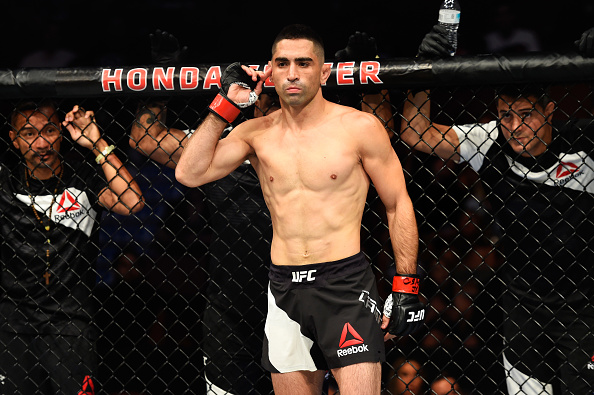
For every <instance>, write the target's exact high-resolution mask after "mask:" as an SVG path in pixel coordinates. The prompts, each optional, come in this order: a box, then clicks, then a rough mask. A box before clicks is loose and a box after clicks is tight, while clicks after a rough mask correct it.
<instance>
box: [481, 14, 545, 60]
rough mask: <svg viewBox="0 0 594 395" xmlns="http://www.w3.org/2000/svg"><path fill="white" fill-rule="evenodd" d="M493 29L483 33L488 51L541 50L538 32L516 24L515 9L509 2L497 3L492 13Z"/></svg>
mask: <svg viewBox="0 0 594 395" xmlns="http://www.w3.org/2000/svg"><path fill="white" fill-rule="evenodd" d="M493 25H494V26H493V30H492V31H490V32H489V33H487V34H486V35H485V48H486V50H487V52H488V53H514V52H516V53H518V52H534V51H540V50H541V44H540V39H539V37H538V34H537V33H536V32H535V31H534V30H532V29H529V28H526V27H521V26H518V18H517V15H516V13H515V10H514V9H513V8H512V6H511V5H509V4H498V5H497V6H496V8H495V10H494V15H493Z"/></svg>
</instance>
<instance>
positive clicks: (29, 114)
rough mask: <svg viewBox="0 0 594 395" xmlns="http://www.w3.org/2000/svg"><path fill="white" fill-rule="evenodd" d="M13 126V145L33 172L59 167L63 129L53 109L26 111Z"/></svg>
mask: <svg viewBox="0 0 594 395" xmlns="http://www.w3.org/2000/svg"><path fill="white" fill-rule="evenodd" d="M13 126H14V129H15V130H16V131H15V130H11V131H10V138H11V139H12V144H13V145H14V146H15V147H16V149H18V150H19V151H20V152H21V154H22V155H23V157H24V158H25V161H26V162H27V165H28V167H29V168H30V169H31V170H33V171H34V170H35V169H38V168H42V167H48V168H51V169H55V168H56V167H57V165H58V164H59V161H60V159H59V156H58V153H59V152H60V144H61V143H62V134H61V130H62V129H61V127H60V121H59V119H58V116H57V114H56V113H55V110H54V109H53V108H51V107H42V108H39V109H37V110H35V111H31V110H29V111H24V112H23V113H21V114H19V115H18V116H17V117H16V118H15V121H14V125H13Z"/></svg>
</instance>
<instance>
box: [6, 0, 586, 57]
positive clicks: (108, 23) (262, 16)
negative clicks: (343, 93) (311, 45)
mask: <svg viewBox="0 0 594 395" xmlns="http://www.w3.org/2000/svg"><path fill="white" fill-rule="evenodd" d="M236 3H237V2H229V1H218V2H204V1H191V0H170V1H159V0H119V1H115V0H107V1H95V2H90V1H74V0H52V1H51V2H50V1H47V0H46V1H15V0H10V1H4V2H3V4H2V6H3V7H2V8H3V18H2V22H1V27H0V29H1V31H0V34H2V36H1V37H2V41H3V43H2V49H3V51H2V52H3V56H2V60H1V61H0V67H3V68H18V67H20V66H21V65H22V63H21V61H22V60H23V59H24V57H25V56H26V55H28V54H30V53H32V52H34V51H36V50H39V49H48V48H52V47H53V48H54V49H55V48H58V49H63V50H67V51H69V52H70V53H71V54H73V55H74V56H75V59H73V60H68V59H65V60H64V62H63V63H62V64H61V66H60V67H94V66H114V65H142V64H148V63H150V57H149V56H150V55H149V54H150V41H149V33H151V32H154V31H155V29H161V30H166V31H168V32H171V33H173V34H175V35H176V36H177V37H178V38H179V40H180V42H181V43H182V44H184V45H188V46H189V47H190V53H189V57H188V59H187V60H188V62H198V63H200V62H204V63H212V62H232V61H237V60H240V61H261V60H268V59H269V57H270V46H271V43H272V40H273V39H274V36H275V35H276V33H277V32H278V31H279V30H280V29H281V28H282V27H283V26H285V25H287V24H289V23H306V24H310V25H312V26H313V27H314V28H315V29H316V30H317V31H318V32H319V33H321V35H322V36H323V38H324V40H325V43H326V51H327V57H332V56H333V54H334V53H335V52H336V50H338V49H341V48H343V47H344V46H345V45H346V42H347V39H348V36H349V35H350V34H352V33H354V32H355V31H356V30H359V31H366V32H368V33H370V34H371V35H373V36H374V37H376V39H377V41H378V47H379V51H380V53H381V54H382V55H383V56H386V57H409V56H414V55H415V54H416V49H417V47H418V45H419V43H420V41H421V39H422V38H423V36H424V35H425V33H427V32H428V31H429V29H430V28H431V26H432V25H433V24H435V23H436V21H437V15H438V9H439V4H440V0H414V1H413V0H409V1H402V0H396V1H394V0H392V1H375V2H350V1H324V0H321V1H317V2H307V1H306V2H286V3H285V2H261V1H245V2H242V3H241V5H238V4H236ZM502 3H504V2H501V1H497V2H496V1H478V0H460V4H461V8H462V16H461V26H460V38H459V52H458V53H459V54H471V55H476V54H482V53H486V50H485V47H484V36H485V34H486V33H487V32H488V31H490V30H492V29H493V28H494V24H495V19H496V18H495V15H496V8H497V7H498V6H499V5H501V4H502ZM510 5H511V7H512V12H513V15H514V16H515V18H516V19H515V21H514V22H513V25H514V26H516V27H521V28H527V29H530V30H532V31H533V32H534V33H536V34H537V36H538V39H539V41H540V44H541V49H542V50H543V51H555V52H567V51H570V50H572V49H573V46H572V45H573V41H575V40H576V39H577V38H578V37H579V36H580V35H581V33H582V32H583V31H585V30H586V29H588V28H590V27H593V26H594V22H592V21H594V18H593V17H594V5H593V4H592V2H591V1H588V0H565V1H563V2H552V1H542V0H541V1H536V0H525V1H514V2H511V3H510ZM48 64H49V63H45V65H48ZM43 66H44V65H41V64H36V65H35V66H34V67H43Z"/></svg>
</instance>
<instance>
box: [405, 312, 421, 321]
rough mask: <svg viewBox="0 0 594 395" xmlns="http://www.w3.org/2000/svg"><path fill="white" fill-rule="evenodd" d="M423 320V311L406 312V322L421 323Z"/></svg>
mask: <svg viewBox="0 0 594 395" xmlns="http://www.w3.org/2000/svg"><path fill="white" fill-rule="evenodd" d="M423 318H425V310H424V309H423V310H419V311H417V312H416V313H415V312H414V311H409V312H408V319H407V320H406V322H417V321H422V320H423Z"/></svg>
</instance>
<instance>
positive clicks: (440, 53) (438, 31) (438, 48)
mask: <svg viewBox="0 0 594 395" xmlns="http://www.w3.org/2000/svg"><path fill="white" fill-rule="evenodd" d="M452 50H453V48H452V46H451V45H450V42H449V41H448V39H447V30H446V28H445V27H443V26H441V25H439V24H437V25H434V26H433V28H431V30H430V31H429V33H427V34H426V35H425V37H423V41H421V45H419V51H418V53H417V58H420V59H440V58H449V57H450V53H451V51H452Z"/></svg>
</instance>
